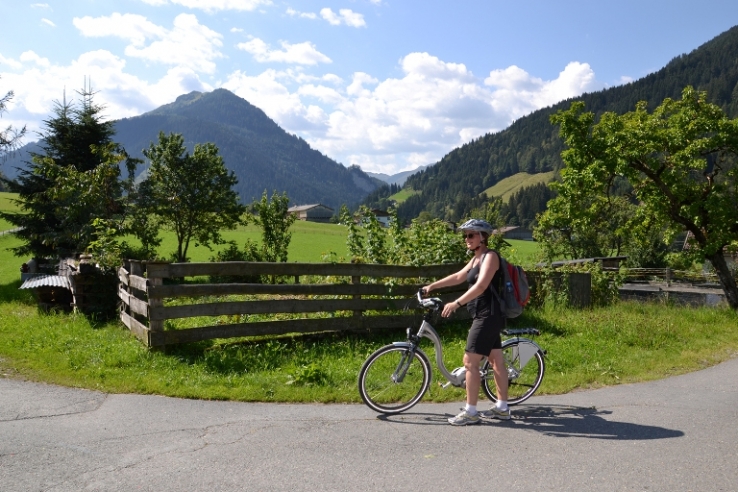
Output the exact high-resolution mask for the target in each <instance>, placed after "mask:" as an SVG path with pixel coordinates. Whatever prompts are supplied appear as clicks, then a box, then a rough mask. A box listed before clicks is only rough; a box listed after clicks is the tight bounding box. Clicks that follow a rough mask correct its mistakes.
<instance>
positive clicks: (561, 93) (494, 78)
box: [484, 62, 602, 119]
mask: <svg viewBox="0 0 738 492" xmlns="http://www.w3.org/2000/svg"><path fill="white" fill-rule="evenodd" d="M484 83H485V85H487V86H490V87H493V88H494V89H495V90H494V101H493V104H494V106H495V108H496V109H497V111H499V112H506V113H507V114H508V115H509V116H510V118H513V119H515V118H517V117H520V116H523V115H525V114H528V113H530V112H532V111H535V110H536V109H538V108H543V107H546V106H550V105H552V104H555V103H557V102H559V101H562V100H564V99H567V98H570V97H575V96H578V95H580V94H582V93H583V92H587V91H593V90H597V89H600V88H602V85H601V84H598V83H597V82H596V80H595V74H594V71H593V70H592V68H591V67H590V66H589V65H588V64H587V63H579V62H571V63H569V64H568V65H567V66H566V68H564V70H563V71H562V72H560V73H559V76H558V78H556V79H554V80H548V81H544V80H542V79H540V78H538V77H533V76H531V75H530V74H528V73H527V72H526V71H525V70H523V69H521V68H519V67H517V66H515V65H512V66H510V67H508V68H506V69H504V70H493V71H491V72H490V74H489V77H487V78H486V79H484Z"/></svg>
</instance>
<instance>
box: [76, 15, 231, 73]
mask: <svg viewBox="0 0 738 492" xmlns="http://www.w3.org/2000/svg"><path fill="white" fill-rule="evenodd" d="M73 23H74V25H75V27H77V29H79V30H80V32H81V33H82V35H83V36H88V37H104V36H115V37H119V38H122V39H125V40H126V41H129V43H130V44H129V45H128V46H126V48H125V54H126V55H127V56H131V57H135V58H142V59H144V60H147V61H151V62H156V63H163V64H165V65H175V66H179V67H186V68H189V69H191V70H194V71H198V72H205V73H213V72H214V71H215V68H216V66H215V62H214V60H215V59H217V58H222V57H223V54H222V53H221V52H220V51H219V48H220V47H221V46H223V43H222V41H221V39H222V36H221V35H220V34H219V33H217V32H215V31H213V30H211V29H209V28H208V27H206V26H204V25H202V24H200V23H199V22H198V20H197V17H195V16H194V15H192V14H179V15H178V16H177V17H175V18H174V27H173V29H171V30H168V29H166V28H164V27H161V26H158V25H156V24H154V23H152V22H150V21H148V20H147V19H146V18H145V17H143V16H140V15H135V14H122V15H121V14H119V13H114V14H113V15H111V16H109V17H96V18H93V17H82V18H74V20H73ZM149 40H152V41H151V42H150V44H148V45H146V43H147V41H149Z"/></svg>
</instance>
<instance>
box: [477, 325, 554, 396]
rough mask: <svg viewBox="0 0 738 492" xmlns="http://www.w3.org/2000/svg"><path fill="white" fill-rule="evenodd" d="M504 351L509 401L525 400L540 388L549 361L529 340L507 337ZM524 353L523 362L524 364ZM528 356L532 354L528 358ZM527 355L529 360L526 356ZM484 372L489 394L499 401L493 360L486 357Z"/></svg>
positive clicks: (485, 390) (483, 385) (485, 386)
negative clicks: (521, 363)
mask: <svg viewBox="0 0 738 492" xmlns="http://www.w3.org/2000/svg"><path fill="white" fill-rule="evenodd" d="M502 353H503V355H504V356H505V365H506V366H507V373H508V376H509V378H508V381H507V404H508V405H517V404H518V403H522V402H524V401H525V400H527V399H528V398H530V397H531V396H533V394H534V393H535V392H536V391H537V390H538V387H539V386H540V385H541V382H542V381H543V375H544V374H545V372H546V361H545V359H544V358H543V353H542V352H541V351H540V349H539V348H538V346H537V345H535V344H534V343H532V342H530V341H527V340H517V339H512V340H506V341H505V342H504V343H503V344H502ZM521 354H523V357H522V359H523V365H522V367H521V365H520V362H521ZM528 357H529V358H528ZM524 359H527V360H524ZM482 372H483V374H485V376H484V377H483V378H482V389H483V390H484V393H485V394H486V395H487V398H489V399H490V400H492V401H494V402H496V401H497V385H496V384H495V379H494V374H493V372H492V364H491V363H490V361H489V360H488V361H486V362H485V363H484V366H482Z"/></svg>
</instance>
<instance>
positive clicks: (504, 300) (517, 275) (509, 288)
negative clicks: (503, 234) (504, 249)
mask: <svg viewBox="0 0 738 492" xmlns="http://www.w3.org/2000/svg"><path fill="white" fill-rule="evenodd" d="M491 251H494V252H495V254H496V255H497V257H498V258H499V259H500V270H501V271H502V287H501V289H500V290H502V292H498V291H497V289H496V288H495V286H494V285H492V282H490V283H489V289H490V290H491V291H492V295H494V296H495V298H496V299H497V302H499V303H500V310H501V311H502V315H503V316H504V317H506V318H517V317H518V316H520V315H521V314H522V312H523V307H525V305H526V304H528V300H529V299H530V286H529V285H528V277H526V276H525V270H523V267H521V266H518V265H513V264H511V263H508V262H507V260H505V259H504V258H503V257H502V255H500V253H498V252H497V251H495V250H491ZM485 255H486V253H485ZM482 260H484V257H482ZM480 265H481V261H480Z"/></svg>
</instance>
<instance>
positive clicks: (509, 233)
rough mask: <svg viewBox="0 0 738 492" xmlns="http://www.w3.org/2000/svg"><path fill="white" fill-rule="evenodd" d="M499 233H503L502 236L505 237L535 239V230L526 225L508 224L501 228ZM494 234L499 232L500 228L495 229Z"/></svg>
mask: <svg viewBox="0 0 738 492" xmlns="http://www.w3.org/2000/svg"><path fill="white" fill-rule="evenodd" d="M499 233H502V237H504V238H505V239H522V240H525V241H532V240H533V231H531V230H530V229H528V228H526V227H520V226H507V227H503V228H501V229H499ZM492 234H498V230H497V229H495V230H494V231H493V232H492Z"/></svg>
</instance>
